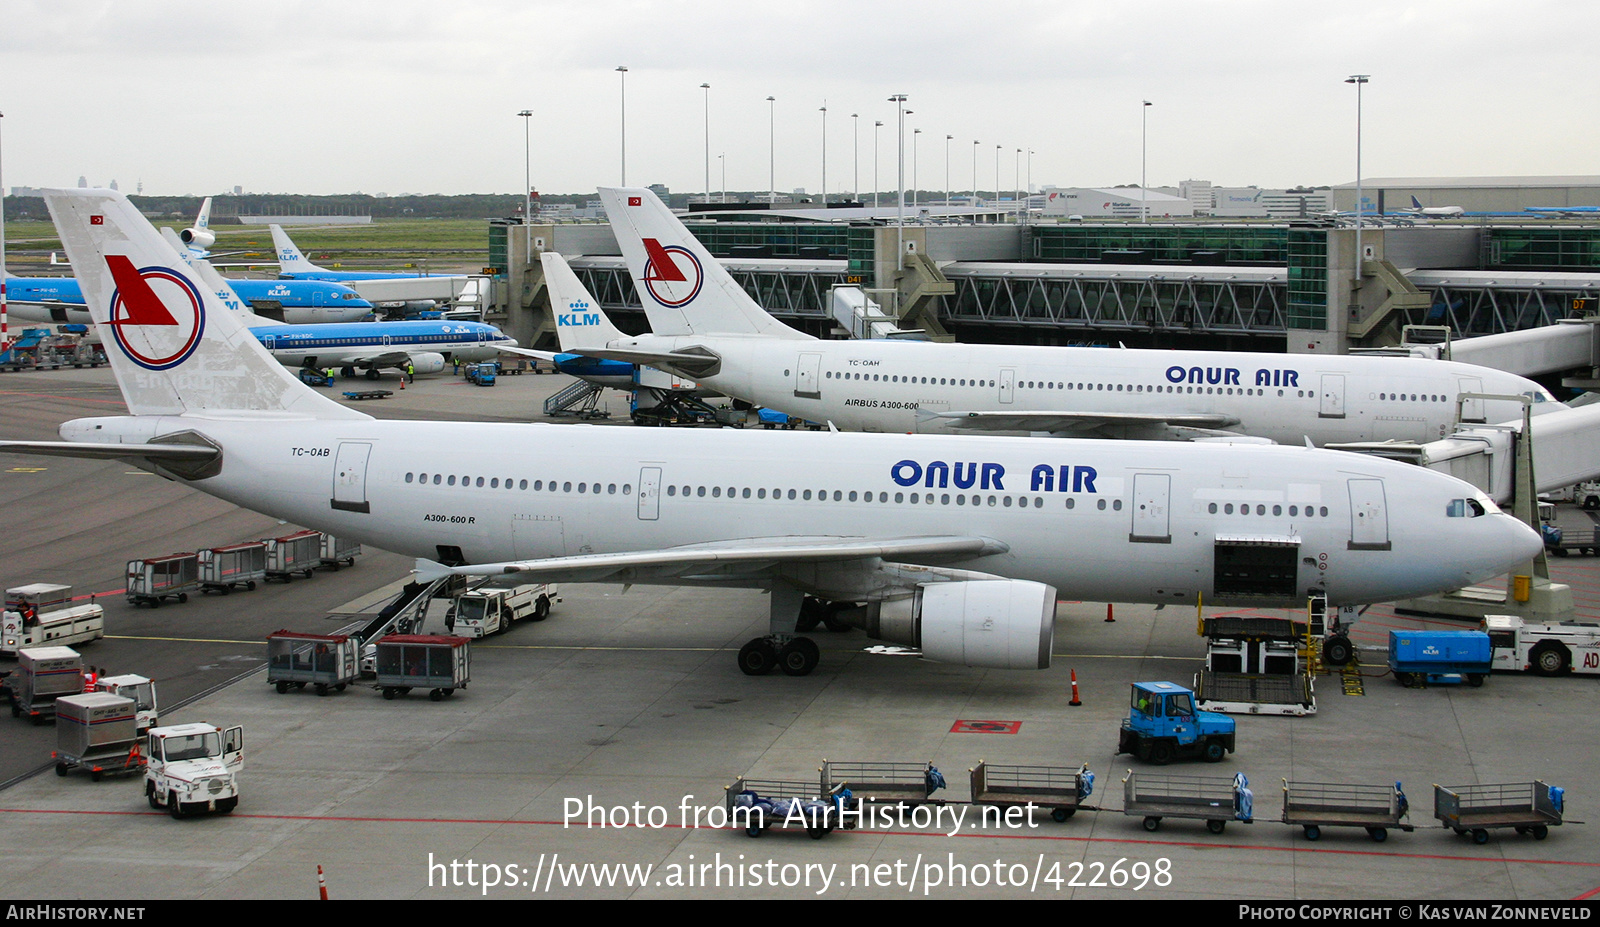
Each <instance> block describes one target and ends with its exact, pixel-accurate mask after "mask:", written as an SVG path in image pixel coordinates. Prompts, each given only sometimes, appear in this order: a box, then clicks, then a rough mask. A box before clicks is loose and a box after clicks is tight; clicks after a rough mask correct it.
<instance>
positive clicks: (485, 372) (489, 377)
mask: <svg viewBox="0 0 1600 927" xmlns="http://www.w3.org/2000/svg"><path fill="white" fill-rule="evenodd" d="M496 366H497V365H496V364H495V363H494V362H493V361H485V362H484V363H481V364H473V365H472V366H471V367H468V368H467V372H466V375H465V376H466V380H467V382H468V383H471V384H472V385H474V386H493V385H494V380H495V374H496V373H498V372H499V371H497V370H496V369H495V368H496Z"/></svg>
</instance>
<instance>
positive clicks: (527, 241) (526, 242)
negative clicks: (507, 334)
mask: <svg viewBox="0 0 1600 927" xmlns="http://www.w3.org/2000/svg"><path fill="white" fill-rule="evenodd" d="M517 115H518V116H521V117H522V196H523V205H522V230H523V235H522V238H523V241H522V260H523V262H524V263H527V262H530V261H532V260H533V130H532V129H531V128H529V126H530V125H531V124H532V123H531V118H532V116H533V110H531V109H525V110H523V111H522V112H520V113H518V114H517ZM4 279H5V267H4V265H3V264H0V280H4Z"/></svg>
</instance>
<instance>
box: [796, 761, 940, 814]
mask: <svg viewBox="0 0 1600 927" xmlns="http://www.w3.org/2000/svg"><path fill="white" fill-rule="evenodd" d="M821 773H822V782H821V786H822V794H824V795H831V794H833V792H834V790H835V789H838V788H845V789H849V790H850V793H851V794H852V795H854V796H855V799H856V801H858V802H875V803H877V804H884V805H906V806H908V807H914V806H916V805H920V804H922V803H923V802H926V801H929V800H930V796H931V795H933V793H934V792H937V791H938V790H939V789H942V788H944V785H945V783H944V775H943V774H942V773H940V772H939V768H938V767H937V766H934V765H933V764H932V763H841V762H838V761H835V760H823V761H822V769H821ZM936 801H942V800H936Z"/></svg>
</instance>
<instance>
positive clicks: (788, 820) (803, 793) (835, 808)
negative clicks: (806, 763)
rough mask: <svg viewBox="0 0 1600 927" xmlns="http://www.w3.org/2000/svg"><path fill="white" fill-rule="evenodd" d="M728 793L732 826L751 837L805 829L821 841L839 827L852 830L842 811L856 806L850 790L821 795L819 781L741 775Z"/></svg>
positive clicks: (729, 820) (729, 787)
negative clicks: (777, 828) (789, 829)
mask: <svg viewBox="0 0 1600 927" xmlns="http://www.w3.org/2000/svg"><path fill="white" fill-rule="evenodd" d="M724 791H725V795H724V799H723V803H724V804H725V805H726V807H727V810H728V825H729V826H730V827H734V828H743V829H744V833H745V836H747V837H759V836H761V835H762V834H763V833H765V832H767V831H768V830H771V829H772V828H774V827H784V828H789V827H801V828H804V829H805V832H806V834H807V835H808V836H810V837H811V839H812V840H821V839H822V838H823V837H826V836H827V835H828V834H830V833H832V832H833V829H834V828H836V827H841V826H844V827H849V826H850V825H849V824H846V823H844V820H845V818H844V815H843V814H842V812H843V811H845V810H854V807H855V801H854V799H853V798H852V796H851V795H850V791H849V790H848V789H845V788H840V789H838V791H836V792H834V793H832V794H824V793H819V792H818V791H817V784H816V783H815V782H807V781H805V780H803V779H746V778H744V777H743V776H741V777H739V778H738V779H735V780H733V784H732V785H729V786H724Z"/></svg>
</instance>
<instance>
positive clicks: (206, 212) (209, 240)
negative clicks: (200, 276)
mask: <svg viewBox="0 0 1600 927" xmlns="http://www.w3.org/2000/svg"><path fill="white" fill-rule="evenodd" d="M178 238H179V239H180V240H181V241H182V242H183V244H184V246H185V247H187V248H192V249H194V250H195V251H197V252H199V253H200V256H201V257H206V256H209V254H210V252H209V251H207V250H206V249H207V248H209V247H211V246H212V245H214V244H216V243H217V236H215V235H213V234H212V233H211V197H209V196H208V197H206V198H205V201H204V202H202V203H201V204H200V214H199V215H197V216H195V218H194V225H191V226H189V227H188V228H186V229H184V230H183V231H182V232H180V233H179V234H178Z"/></svg>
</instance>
